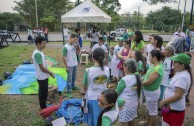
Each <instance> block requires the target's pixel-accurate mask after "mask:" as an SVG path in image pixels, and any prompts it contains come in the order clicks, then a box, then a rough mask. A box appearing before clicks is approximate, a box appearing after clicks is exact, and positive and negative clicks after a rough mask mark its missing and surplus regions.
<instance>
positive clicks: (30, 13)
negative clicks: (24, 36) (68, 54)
mask: <svg viewBox="0 0 194 126" xmlns="http://www.w3.org/2000/svg"><path fill="white" fill-rule="evenodd" d="M15 3H16V6H15V7H14V8H13V9H14V10H15V11H17V12H18V13H19V14H20V15H22V16H23V18H24V19H25V21H26V22H28V25H29V26H32V27H35V26H36V25H35V24H36V13H35V12H36V11H35V0H21V1H15ZM73 6H74V4H73V3H72V2H70V0H37V13H38V20H39V26H40V27H44V26H45V25H47V26H49V28H50V29H51V30H56V29H54V28H56V27H60V24H61V23H60V21H61V16H62V15H63V14H65V13H66V12H67V11H69V10H70V9H72V8H73ZM51 24H55V25H51Z"/></svg>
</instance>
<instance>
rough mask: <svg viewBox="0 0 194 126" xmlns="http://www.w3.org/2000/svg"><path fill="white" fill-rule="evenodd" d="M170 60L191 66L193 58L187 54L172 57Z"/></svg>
mask: <svg viewBox="0 0 194 126" xmlns="http://www.w3.org/2000/svg"><path fill="white" fill-rule="evenodd" d="M170 59H171V60H172V61H176V62H180V63H182V64H190V61H191V57H190V56H189V55H187V54H185V53H180V54H177V55H176V56H173V57H170Z"/></svg>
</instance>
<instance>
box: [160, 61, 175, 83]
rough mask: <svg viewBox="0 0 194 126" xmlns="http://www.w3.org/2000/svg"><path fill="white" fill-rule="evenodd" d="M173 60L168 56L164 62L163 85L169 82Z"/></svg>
mask: <svg viewBox="0 0 194 126" xmlns="http://www.w3.org/2000/svg"><path fill="white" fill-rule="evenodd" d="M171 62H172V61H171V60H170V58H169V57H166V58H165V60H164V62H163V66H164V76H163V79H162V82H161V85H164V86H166V85H167V84H168V82H169V74H170V71H171Z"/></svg>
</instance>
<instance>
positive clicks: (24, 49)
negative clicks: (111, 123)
mask: <svg viewBox="0 0 194 126" xmlns="http://www.w3.org/2000/svg"><path fill="white" fill-rule="evenodd" d="M53 43H54V44H61V43H56V42H53ZM53 43H51V44H53ZM84 44H88V43H87V42H84ZM114 44H117V42H111V45H112V46H114ZM34 49H35V46H17V45H10V46H8V47H5V48H2V49H0V78H1V77H2V76H3V73H4V72H5V71H10V72H14V71H15V67H16V66H18V65H19V64H21V62H22V60H26V59H30V58H31V55H32V52H33V50H34ZM44 53H45V55H49V56H51V57H54V58H55V59H56V60H57V61H58V62H59V63H60V66H59V67H62V66H63V62H62V56H61V48H51V47H49V48H46V49H45V50H44ZM92 65H93V63H89V64H88V65H79V68H78V70H79V71H78V76H77V84H78V85H79V86H80V85H81V83H82V80H83V72H84V69H85V68H87V67H90V66H92ZM81 73H82V74H81ZM63 95H64V93H63ZM73 96H74V97H77V98H83V96H81V95H80V93H79V92H78V91H77V92H74V93H73ZM39 110H40V109H39V103H38V96H37V95H0V125H1V126H44V119H42V118H41V117H40V116H39V114H38V113H39ZM138 111H139V112H138V113H139V117H138V118H137V119H136V121H135V122H136V124H137V123H138V121H139V120H142V119H145V118H146V114H145V113H146V111H145V107H143V108H140V109H139V110H138ZM193 124H194V123H193V119H190V118H188V117H186V118H185V126H192V125H193ZM117 125H118V122H116V123H115V126H117ZM80 126H84V125H83V124H82V125H80Z"/></svg>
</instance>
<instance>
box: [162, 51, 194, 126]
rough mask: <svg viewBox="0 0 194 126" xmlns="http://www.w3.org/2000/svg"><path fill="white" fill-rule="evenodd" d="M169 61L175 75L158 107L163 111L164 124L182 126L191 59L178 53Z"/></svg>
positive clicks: (190, 78) (189, 85) (189, 80)
mask: <svg viewBox="0 0 194 126" xmlns="http://www.w3.org/2000/svg"><path fill="white" fill-rule="evenodd" d="M170 59H171V60H172V61H173V67H174V70H175V72H176V73H175V75H174V76H173V78H172V79H171V81H170V83H169V84H168V85H167V86H166V90H165V95H164V100H162V101H160V107H161V108H162V110H163V111H162V116H163V120H164V122H165V123H167V124H168V125H170V126H182V125H183V122H184V115H185V95H186V94H187V93H188V90H189V89H190V88H191V84H192V75H191V68H190V66H189V64H190V60H191V57H190V55H188V54H184V53H180V54H177V55H176V56H173V57H170ZM164 110H165V111H164ZM167 110H168V111H167Z"/></svg>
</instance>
